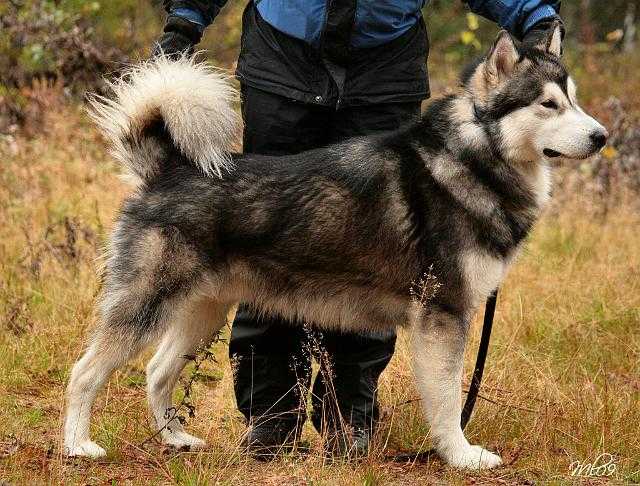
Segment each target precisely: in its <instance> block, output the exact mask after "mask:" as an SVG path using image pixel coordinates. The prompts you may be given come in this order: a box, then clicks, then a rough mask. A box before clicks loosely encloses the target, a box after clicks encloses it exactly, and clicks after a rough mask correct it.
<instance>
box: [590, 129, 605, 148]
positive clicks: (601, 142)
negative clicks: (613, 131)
mask: <svg viewBox="0 0 640 486" xmlns="http://www.w3.org/2000/svg"><path fill="white" fill-rule="evenodd" d="M608 137H609V133H607V131H606V130H604V131H597V132H593V133H592V134H591V136H590V138H591V142H592V143H593V145H594V146H595V147H596V149H598V150H600V149H601V148H602V147H604V146H605V145H606V144H607V138H608Z"/></svg>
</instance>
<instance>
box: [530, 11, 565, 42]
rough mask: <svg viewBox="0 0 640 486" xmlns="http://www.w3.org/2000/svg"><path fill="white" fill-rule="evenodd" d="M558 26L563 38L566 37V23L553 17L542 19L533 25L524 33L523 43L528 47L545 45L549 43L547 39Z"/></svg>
mask: <svg viewBox="0 0 640 486" xmlns="http://www.w3.org/2000/svg"><path fill="white" fill-rule="evenodd" d="M558 26H559V27H560V32H561V35H562V39H564V33H565V29H564V25H563V24H562V22H561V21H560V20H558V18H553V17H552V18H549V19H545V20H541V21H540V22H538V23H537V24H535V25H534V26H533V27H531V28H530V29H529V30H528V31H527V33H526V34H525V35H524V38H523V39H522V45H523V46H525V47H527V48H540V47H541V46H544V45H545V44H546V43H547V40H548V39H550V38H551V37H552V35H553V32H554V30H555V29H556V27H558Z"/></svg>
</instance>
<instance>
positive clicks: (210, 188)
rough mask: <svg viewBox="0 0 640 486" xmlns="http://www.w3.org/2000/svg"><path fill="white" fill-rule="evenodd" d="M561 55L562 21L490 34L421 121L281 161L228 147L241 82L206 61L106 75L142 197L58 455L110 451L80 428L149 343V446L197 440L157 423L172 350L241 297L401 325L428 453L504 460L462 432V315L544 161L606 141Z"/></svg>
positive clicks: (513, 227)
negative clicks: (152, 423) (428, 285)
mask: <svg viewBox="0 0 640 486" xmlns="http://www.w3.org/2000/svg"><path fill="white" fill-rule="evenodd" d="M560 52H561V35H560V29H559V28H556V29H555V31H554V32H553V34H550V35H549V38H548V39H546V40H545V42H544V43H543V44H541V45H540V46H538V47H537V48H535V49H531V48H528V49H525V48H522V47H518V46H517V45H516V42H515V41H514V40H513V39H512V38H511V36H510V35H509V34H508V33H506V32H502V33H501V34H500V35H499V36H498V38H497V40H496V42H495V44H494V45H493V47H492V49H491V51H490V52H489V53H488V55H487V56H486V57H485V58H484V59H483V60H482V61H481V62H480V63H478V64H477V65H475V67H474V68H472V69H470V70H469V72H468V73H467V74H466V75H465V76H464V80H463V85H462V87H461V89H460V91H459V93H458V94H455V95H452V96H448V97H446V98H444V99H441V100H439V101H435V102H434V103H432V104H431V105H430V106H429V108H428V109H427V111H426V113H425V114H424V116H423V117H422V119H421V120H420V121H419V122H417V123H414V124H413V125H411V126H408V127H407V128H405V129H402V130H400V131H397V132H394V133H389V134H386V135H380V136H374V137H364V138H356V139H352V140H347V141H345V142H344V143H340V144H337V145H333V146H329V147H325V148H321V149H317V150H311V151H309V152H303V153H300V154H297V155H292V156H285V157H270V156H259V155H251V154H235V153H231V148H232V146H233V143H234V141H235V140H236V139H237V138H236V134H237V125H238V119H237V116H236V114H235V112H234V110H233V109H232V106H231V102H232V99H233V97H234V96H235V93H234V91H233V89H232V88H231V87H230V85H229V83H228V80H227V79H226V78H225V76H223V75H222V74H220V73H218V72H216V71H214V70H212V69H210V68H208V67H206V66H204V65H203V64H197V63H195V62H194V61H192V60H190V59H186V58H183V59H181V60H177V61H171V60H168V59H165V58H160V59H156V60H153V61H149V62H146V63H144V64H142V65H141V66H139V67H137V68H135V69H133V70H132V71H130V72H129V73H128V74H127V75H125V76H124V77H123V78H122V79H120V80H119V81H117V82H115V83H114V84H113V86H112V87H113V91H114V98H113V99H104V98H100V99H97V100H95V101H94V116H95V119H96V120H97V122H98V124H99V125H100V126H101V127H102V129H103V130H104V132H105V133H106V135H107V137H108V138H109V139H110V141H111V142H112V144H113V152H114V154H115V156H116V158H117V159H118V160H119V161H120V162H122V164H123V165H124V166H125V167H126V168H127V169H128V172H129V174H130V175H131V176H133V179H134V181H135V184H136V190H135V192H134V193H133V194H132V195H131V196H129V197H128V198H127V199H126V201H125V202H124V205H123V208H122V210H121V212H120V215H119V217H118V221H117V224H116V227H115V229H114V231H113V235H112V237H111V244H110V248H109V254H108V259H107V262H106V269H105V276H104V289H103V295H102V298H101V300H100V307H99V314H100V317H99V325H98V326H97V329H96V330H95V331H94V334H93V337H92V339H91V342H90V345H89V348H88V350H87V351H86V353H85V354H84V356H83V357H82V358H81V359H80V360H79V361H78V362H77V363H76V365H75V366H74V368H73V372H72V374H71V381H70V383H69V388H68V395H67V400H68V404H67V407H68V408H67V412H66V423H65V430H64V442H65V451H66V453H67V454H68V455H71V456H92V457H96V456H102V455H104V454H105V451H104V450H103V449H102V448H101V447H100V446H98V445H97V444H96V443H94V442H92V441H91V439H90V437H89V418H90V411H91V406H92V404H93V402H94V400H95V398H96V394H97V393H98V391H99V390H100V389H101V388H102V386H103V385H104V384H105V382H106V381H107V379H108V378H109V375H110V374H111V372H113V371H114V370H115V369H116V368H118V367H120V366H122V365H123V364H124V363H125V362H126V361H127V360H129V359H130V358H132V357H134V356H135V355H137V354H138V353H139V352H140V351H141V350H142V349H143V348H144V347H145V346H147V345H149V344H151V343H153V342H154V341H156V340H159V342H160V344H159V347H158V351H157V353H156V354H155V356H154V357H153V359H152V360H151V362H150V363H149V365H148V367H147V388H148V395H149V404H150V407H151V411H152V412H153V415H154V416H155V420H156V423H157V426H158V427H159V429H160V430H161V436H162V439H163V440H164V441H165V442H166V443H167V444H171V445H174V446H176V447H191V448H199V447H202V446H204V442H203V441H202V440H200V439H198V438H196V437H193V436H192V435H190V434H188V433H187V432H185V430H184V429H183V427H182V425H181V424H180V423H179V422H178V421H177V420H173V421H172V422H171V423H167V421H168V417H169V416H170V415H171V414H169V413H167V411H168V410H170V409H171V407H172V390H173V388H174V385H175V384H176V381H177V380H178V377H179V375H180V373H181V371H182V369H183V367H184V366H185V364H186V363H187V359H186V358H185V357H186V356H189V355H192V354H193V353H194V351H196V349H197V348H198V347H199V346H202V345H203V344H208V343H209V342H210V341H211V340H212V338H214V336H216V334H217V333H218V331H219V330H220V329H221V328H222V327H223V325H224V324H225V322H226V319H227V314H228V313H229V311H230V309H232V307H233V306H234V305H235V304H236V303H237V302H240V301H242V302H251V303H253V305H254V306H255V307H256V308H257V309H259V310H260V311H262V312H267V313H271V312H274V313H279V314H281V315H284V316H286V317H287V318H289V319H291V320H292V321H295V322H308V323H312V324H314V325H316V326H319V327H320V328H323V327H324V328H332V329H338V330H341V331H346V332H360V333H368V332H376V333H392V332H394V331H395V330H396V328H398V327H401V326H408V327H410V333H411V336H412V349H413V360H414V368H415V373H416V377H417V383H418V389H419V390H420V393H421V395H422V403H423V405H424V412H425V414H426V417H427V419H428V420H429V422H430V424H431V434H432V437H433V441H434V444H435V447H436V450H437V451H438V453H439V455H440V456H441V457H442V458H443V459H444V460H445V461H446V462H447V463H449V464H451V465H453V466H457V467H470V468H490V467H495V466H498V465H500V464H501V459H500V457H498V456H497V455H495V454H492V453H491V452H489V451H487V450H485V449H483V448H482V447H480V446H474V445H471V444H470V443H469V442H468V441H467V439H466V438H465V436H464V435H463V432H462V429H461V428H460V409H461V377H462V365H463V352H464V348H465V342H466V339H467V333H468V328H469V322H470V321H471V319H472V317H473V315H474V313H475V312H476V309H477V308H478V306H479V305H480V304H481V303H483V302H484V301H485V299H486V298H487V296H488V295H489V294H490V293H491V292H492V291H493V290H494V289H495V288H496V287H497V286H498V285H499V284H500V282H501V281H502V279H503V278H504V275H505V272H506V270H507V268H508V266H509V265H510V264H511V263H512V261H513V259H514V256H515V255H516V254H517V252H518V248H519V247H520V245H521V244H522V241H523V240H524V238H525V237H526V236H527V234H528V233H529V231H530V230H531V227H532V226H533V224H534V223H535V221H536V219H537V218H538V217H539V215H540V212H541V210H542V208H543V206H544V205H545V202H546V201H547V198H548V196H549V190H550V176H549V165H548V163H549V160H550V159H560V158H566V159H582V158H586V157H589V156H590V155H592V154H594V153H596V152H597V151H598V150H600V149H601V148H602V147H603V146H604V145H605V143H606V139H607V132H606V130H605V129H604V128H603V127H602V126H601V125H600V124H599V123H598V122H596V121H595V120H594V119H593V118H591V117H589V116H588V115H586V114H585V113H584V112H583V111H582V110H581V109H580V107H579V106H578V103H577V101H576V88H575V86H574V83H573V81H572V80H571V78H570V77H569V76H568V74H567V71H566V69H565V68H564V67H563V65H562V63H561V61H560ZM427 273H428V274H430V275H431V276H432V277H434V278H435V279H436V281H437V290H436V291H435V292H433V294H434V295H432V296H431V298H430V299H428V300H426V301H425V300H424V299H419V298H416V295H417V294H420V292H416V291H415V286H416V285H419V282H420V281H421V280H422V281H424V280H425V279H424V275H425V274H427ZM427 280H431V279H427Z"/></svg>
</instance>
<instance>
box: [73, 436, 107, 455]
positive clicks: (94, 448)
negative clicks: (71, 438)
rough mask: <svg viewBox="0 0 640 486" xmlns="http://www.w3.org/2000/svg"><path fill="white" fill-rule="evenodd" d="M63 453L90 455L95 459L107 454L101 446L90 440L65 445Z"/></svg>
mask: <svg viewBox="0 0 640 486" xmlns="http://www.w3.org/2000/svg"><path fill="white" fill-rule="evenodd" d="M65 454H66V455H67V456H69V457H90V458H93V459H96V458H98V457H104V456H106V455H107V451H105V450H104V449H103V448H102V447H100V446H99V445H98V444H96V443H95V442H92V441H90V440H88V441H86V442H81V443H80V444H75V445H73V446H67V447H65Z"/></svg>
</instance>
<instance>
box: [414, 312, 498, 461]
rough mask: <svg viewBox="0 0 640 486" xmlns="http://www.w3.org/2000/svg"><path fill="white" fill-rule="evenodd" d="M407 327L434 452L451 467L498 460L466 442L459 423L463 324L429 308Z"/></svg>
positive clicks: (448, 314) (464, 333) (491, 454)
mask: <svg viewBox="0 0 640 486" xmlns="http://www.w3.org/2000/svg"><path fill="white" fill-rule="evenodd" d="M427 314H428V315H426V316H425V317H424V318H422V319H420V320H418V321H417V322H416V325H415V326H414V328H413V329H412V331H411V346H412V353H413V366H414V372H415V374H416V380H417V385H418V390H419V391H420V394H421V395H422V406H423V409H424V413H425V415H426V416H427V419H428V420H429V423H430V425H431V435H432V437H433V441H434V445H435V448H436V450H437V452H438V454H439V455H440V456H441V457H442V458H443V459H444V460H445V461H446V462H447V463H448V464H450V465H452V466H455V467H463V468H472V469H485V468H492V467H496V466H499V465H500V464H502V460H501V459H500V457H499V456H497V455H496V454H493V453H491V452H489V451H487V450H486V449H483V448H482V447H480V446H474V445H471V444H469V442H468V441H467V439H466V438H465V436H464V433H463V432H462V428H461V426H460V414H461V405H462V388H461V385H462V368H463V361H464V348H465V341H466V325H465V324H464V322H463V320H462V319H461V318H459V317H457V316H455V315H453V314H450V313H448V312H444V311H438V310H435V309H434V310H429V311H428V312H427Z"/></svg>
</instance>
